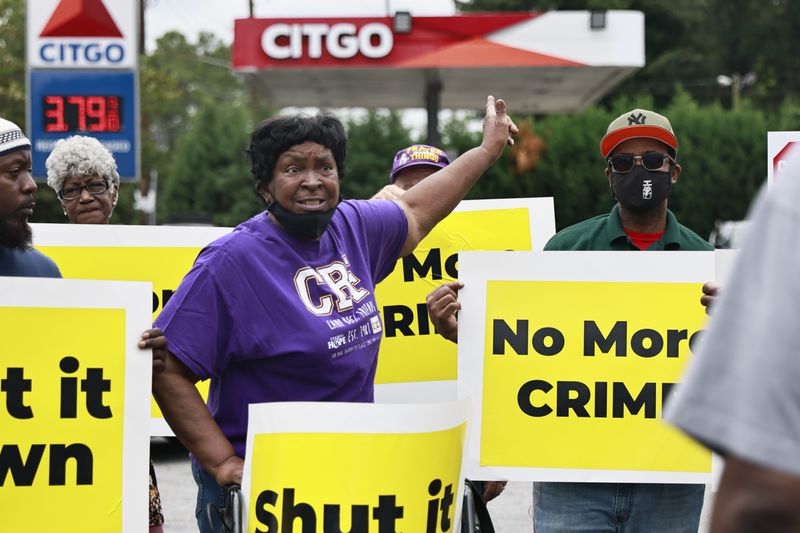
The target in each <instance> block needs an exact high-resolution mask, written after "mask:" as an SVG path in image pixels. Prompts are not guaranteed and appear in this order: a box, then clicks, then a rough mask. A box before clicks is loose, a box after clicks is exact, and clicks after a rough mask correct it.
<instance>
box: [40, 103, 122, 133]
mask: <svg viewBox="0 0 800 533" xmlns="http://www.w3.org/2000/svg"><path fill="white" fill-rule="evenodd" d="M43 101H44V106H43V108H42V109H43V112H44V131H45V132H48V133H62V132H73V131H74V132H86V131H89V132H98V133H103V132H108V133H116V132H119V131H120V130H122V97H120V96H98V95H93V96H85V95H83V96H82V95H69V96H62V95H47V96H45V97H44V98H43Z"/></svg>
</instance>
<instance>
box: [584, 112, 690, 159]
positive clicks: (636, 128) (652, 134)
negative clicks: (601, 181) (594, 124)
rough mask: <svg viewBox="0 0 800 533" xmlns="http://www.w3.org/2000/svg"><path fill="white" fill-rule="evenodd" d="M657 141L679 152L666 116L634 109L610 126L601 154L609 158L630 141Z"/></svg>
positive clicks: (601, 145)
mask: <svg viewBox="0 0 800 533" xmlns="http://www.w3.org/2000/svg"><path fill="white" fill-rule="evenodd" d="M639 138H646V139H655V140H657V141H661V142H662V143H664V144H666V145H667V146H669V147H670V148H672V149H673V150H676V151H677V150H678V139H676V138H675V132H673V131H672V124H670V123H669V119H667V117H665V116H664V115H659V114H658V113H655V112H654V111H650V110H647V109H634V110H633V111H628V112H627V113H623V114H621V115H620V116H619V117H617V118H616V119H614V120H613V121H612V122H611V124H609V125H608V130H607V131H606V134H605V136H604V137H603V140H601V141H600V152H601V153H602V154H603V157H608V154H610V153H611V152H612V151H613V150H614V148H616V147H617V146H619V144H620V143H622V142H623V141H627V140H628V139H639Z"/></svg>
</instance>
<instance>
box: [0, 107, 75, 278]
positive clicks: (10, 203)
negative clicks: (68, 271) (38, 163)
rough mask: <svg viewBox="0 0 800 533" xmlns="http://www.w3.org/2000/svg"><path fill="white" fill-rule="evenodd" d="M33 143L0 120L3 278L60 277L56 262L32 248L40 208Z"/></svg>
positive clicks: (0, 254) (0, 259)
mask: <svg viewBox="0 0 800 533" xmlns="http://www.w3.org/2000/svg"><path fill="white" fill-rule="evenodd" d="M32 167H33V160H32V159H31V142H30V141H29V140H28V138H27V137H26V136H25V135H24V134H23V133H22V130H21V129H20V128H19V126H17V125H16V124H14V123H13V122H10V121H8V120H5V119H3V118H0V276H26V277H45V278H60V277H61V272H60V271H59V270H58V267H57V266H56V264H55V263H54V262H53V260H52V259H50V258H49V257H47V256H46V255H44V254H42V253H41V252H39V251H38V250H34V249H33V248H32V247H31V241H32V239H33V232H32V231H31V227H30V225H28V218H29V217H31V216H33V208H34V206H35V205H36V202H35V200H34V193H36V190H37V186H36V182H35V181H33V176H31V170H32Z"/></svg>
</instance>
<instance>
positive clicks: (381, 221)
mask: <svg viewBox="0 0 800 533" xmlns="http://www.w3.org/2000/svg"><path fill="white" fill-rule="evenodd" d="M407 233H408V222H407V220H406V217H405V214H404V213H403V211H402V209H401V208H400V206H398V205H397V204H395V203H394V202H388V201H385V200H379V201H345V202H342V203H341V204H339V207H338V209H337V210H336V213H335V214H334V216H333V219H332V220H331V223H330V225H329V226H328V229H327V230H326V231H325V233H324V234H323V236H322V237H321V238H320V239H319V240H318V241H303V240H298V239H295V238H293V237H291V236H290V235H288V234H287V233H286V232H285V231H284V230H283V229H282V228H280V227H278V226H277V225H276V224H275V223H274V222H273V221H272V220H270V219H269V218H268V216H267V215H266V214H265V213H262V214H260V215H257V216H255V217H253V218H251V219H250V220H248V221H247V222H244V223H243V224H240V225H239V226H237V227H236V229H235V230H234V231H233V232H232V233H230V234H228V235H226V236H224V237H222V238H220V239H217V240H216V241H214V242H213V243H211V244H210V245H209V246H208V247H206V248H205V249H204V250H203V251H202V252H201V253H200V255H199V256H198V258H197V261H196V262H195V264H194V266H193V267H192V269H191V270H190V271H189V273H188V274H187V275H186V277H185V278H184V279H183V281H182V282H181V284H180V286H179V287H178V289H177V290H176V291H175V294H174V295H173V296H172V298H170V300H169V302H168V303H167V305H166V306H165V307H164V310H163V311H162V312H161V314H160V315H159V316H158V318H157V319H156V322H155V325H156V326H157V327H160V328H162V329H163V330H164V335H165V336H166V338H167V346H168V348H169V350H170V351H171V352H172V353H173V354H174V355H175V356H176V357H177V358H178V359H180V360H181V361H182V362H183V363H184V364H185V365H186V366H187V367H188V368H189V369H191V370H192V372H194V373H195V374H196V375H197V377H199V378H200V379H201V380H205V379H209V378H210V379H211V386H210V390H209V395H208V408H209V410H210V411H211V414H212V416H213V417H214V420H216V422H217V424H218V425H219V427H220V429H221V430H222V432H223V433H224V434H225V435H226V436H227V437H228V439H230V441H231V443H233V446H234V448H235V449H236V453H237V454H239V455H240V456H242V457H244V450H245V440H246V437H247V406H248V404H251V403H262V402H278V401H339V402H371V401H373V389H374V378H375V368H376V365H377V356H378V347H379V345H380V340H381V336H382V329H383V326H382V324H381V320H380V317H379V315H378V306H377V304H376V303H375V285H376V284H377V283H378V282H379V281H381V280H382V279H383V278H385V277H386V276H388V275H389V273H391V271H392V270H393V269H394V266H395V263H396V262H397V260H398V258H399V257H400V253H401V250H402V248H403V243H404V242H405V240H406V235H407Z"/></svg>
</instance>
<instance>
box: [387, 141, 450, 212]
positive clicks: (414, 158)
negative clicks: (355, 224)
mask: <svg viewBox="0 0 800 533" xmlns="http://www.w3.org/2000/svg"><path fill="white" fill-rule="evenodd" d="M449 164H450V160H449V159H448V158H447V154H446V153H445V152H444V150H442V149H440V148H436V147H435V146H429V145H427V144H412V145H411V146H408V147H406V148H403V149H402V150H398V151H397V153H396V154H395V156H394V161H393V162H392V172H391V173H390V174H389V185H387V186H385V187H384V188H383V189H381V190H380V191H378V192H377V193H376V194H375V196H373V197H372V199H373V200H396V199H397V198H399V197H400V195H401V194H403V193H404V192H405V191H407V190H408V189H410V188H411V187H413V186H414V185H416V184H417V183H419V182H420V181H422V180H424V179H425V178H427V177H428V176H430V175H431V174H433V173H434V172H436V171H437V170H439V169H441V168H444V167H446V166H447V165H449Z"/></svg>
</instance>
